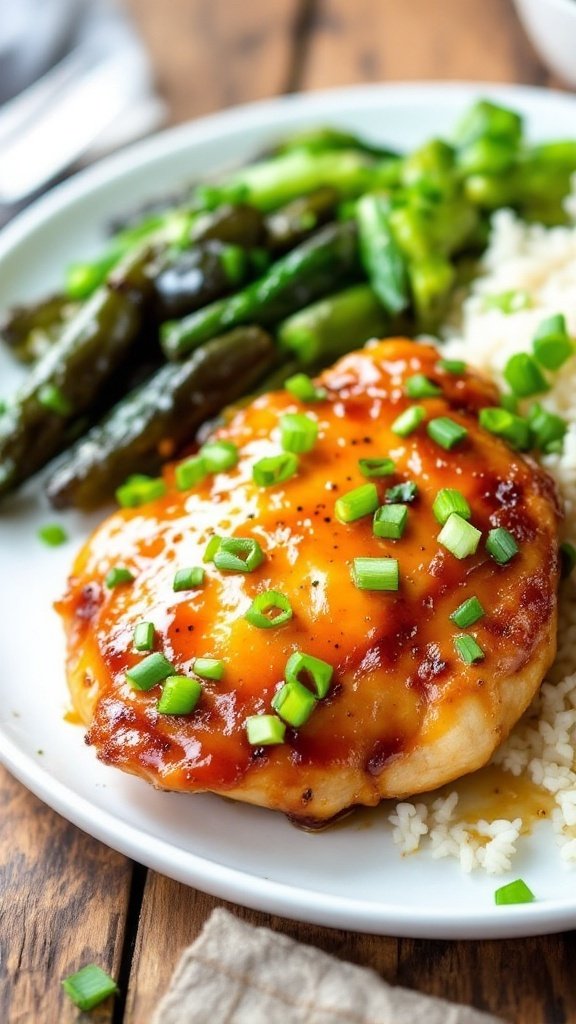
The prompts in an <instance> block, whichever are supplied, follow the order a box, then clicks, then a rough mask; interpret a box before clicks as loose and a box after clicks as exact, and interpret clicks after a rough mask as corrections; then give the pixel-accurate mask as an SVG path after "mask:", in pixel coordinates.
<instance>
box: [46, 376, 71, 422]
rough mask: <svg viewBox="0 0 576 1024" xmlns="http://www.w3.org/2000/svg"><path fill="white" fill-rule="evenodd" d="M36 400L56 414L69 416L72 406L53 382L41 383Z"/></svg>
mask: <svg viewBox="0 0 576 1024" xmlns="http://www.w3.org/2000/svg"><path fill="white" fill-rule="evenodd" d="M38 401H39V402H40V405H43V406H44V408H45V409H49V410H50V412H55V413H56V415H57V416H69V415H70V413H71V412H72V406H71V404H70V402H69V401H68V399H67V398H66V395H64V394H62V392H61V391H60V388H57V387H56V385H55V384H43V385H42V387H41V388H40V390H39V392H38Z"/></svg>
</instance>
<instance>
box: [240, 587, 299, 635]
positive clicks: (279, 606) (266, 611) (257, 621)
mask: <svg viewBox="0 0 576 1024" xmlns="http://www.w3.org/2000/svg"><path fill="white" fill-rule="evenodd" d="M293 614H294V613H293V611H292V605H291V604H290V601H289V600H288V598H287V597H285V596H284V594H280V593H279V592H278V591H277V590H265V591H264V592H263V593H262V594H257V595H256V597H255V598H254V600H253V601H252V604H251V605H250V607H249V609H248V611H247V612H246V615H245V616H244V618H245V619H247V620H248V622H249V623H250V625H251V626H258V627H259V628H260V629H274V628H275V627H276V626H283V625H284V624H285V623H286V622H289V621H290V619H291V618H292V615H293Z"/></svg>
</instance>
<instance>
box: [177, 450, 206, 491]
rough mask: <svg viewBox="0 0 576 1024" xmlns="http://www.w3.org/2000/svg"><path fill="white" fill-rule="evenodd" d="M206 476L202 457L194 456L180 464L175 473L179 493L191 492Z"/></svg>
mask: <svg viewBox="0 0 576 1024" xmlns="http://www.w3.org/2000/svg"><path fill="white" fill-rule="evenodd" d="M205 476H206V466H205V465H204V459H203V458H202V456H201V455H192V457H191V458H189V459H185V460H184V462H179V463H178V465H177V466H176V469H175V471H174V478H175V480H176V487H177V488H178V490H179V491H189V490H190V488H191V487H195V486H196V484H199V483H202V481H203V480H204V478H205Z"/></svg>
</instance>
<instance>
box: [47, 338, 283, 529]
mask: <svg viewBox="0 0 576 1024" xmlns="http://www.w3.org/2000/svg"><path fill="white" fill-rule="evenodd" d="M274 359H275V350H274V343H273V341H272V339H271V337H270V336H269V335H268V334H266V333H265V332H264V331H262V330H260V328H258V327H242V328H238V329H237V330H234V331H231V332H230V333H229V334H225V335H223V336H222V337H219V338H213V339H212V341H209V342H208V343H207V344H206V345H203V346H202V347H201V348H198V349H197V350H196V351H195V352H194V353H193V355H192V356H190V358H189V359H187V360H186V361H185V362H183V363H167V364H165V365H164V366H163V367H162V368H161V369H160V370H158V372H157V373H156V374H155V375H154V376H153V377H152V378H151V380H149V381H148V382H146V383H145V384H143V385H142V386H141V387H139V388H137V389H136V390H135V391H132V392H131V393H130V394H128V395H126V397H125V398H124V399H123V400H122V401H121V402H119V403H118V405H117V406H116V407H115V408H114V409H112V410H111V412H110V413H109V414H108V416H106V417H105V418H104V420H103V421H102V422H101V423H100V424H98V425H97V426H95V427H93V428H92V430H90V431H89V432H88V434H87V435H86V436H85V437H84V438H83V439H81V440H80V441H78V442H77V444H75V445H74V447H73V448H72V449H71V450H70V451H69V452H67V453H65V455H64V456H63V457H61V459H60V460H59V463H58V464H57V465H56V467H55V469H54V472H53V473H52V475H51V477H50V479H49V481H48V485H47V493H48V497H49V499H50V501H51V503H52V504H53V505H54V507H56V508H67V507H69V506H71V505H72V506H75V507H77V508H82V509H88V508H94V507H96V506H97V505H98V504H101V503H102V502H103V501H105V500H106V499H107V498H109V497H110V495H111V494H112V493H113V492H114V490H115V488H116V487H118V486H119V485H120V484H121V483H122V482H123V481H124V480H125V479H126V477H127V476H129V475H130V474H133V473H155V472H157V470H158V468H159V467H160V465H161V463H162V462H163V461H164V460H165V459H166V457H167V455H168V454H170V453H169V452H168V451H167V450H166V447H165V445H166V443H169V445H170V446H171V452H172V453H173V452H175V451H177V450H178V447H179V446H180V445H181V444H182V443H183V442H184V441H186V440H189V439H190V438H192V437H193V436H194V433H195V431H196V430H197V428H198V427H199V426H200V424H201V423H202V422H203V421H204V420H206V419H207V418H208V417H210V416H213V415H215V413H217V412H219V411H220V410H221V409H222V408H223V407H224V406H225V405H228V404H229V403H230V402H233V401H234V400H235V399H237V398H239V397H240V396H241V395H243V394H244V393H245V392H246V391H249V390H250V389H251V388H252V387H253V386H254V385H255V384H256V383H257V381H258V380H259V378H260V377H262V376H263V375H264V374H265V373H266V371H267V370H268V369H269V368H270V366H271V365H272V363H273V361H274Z"/></svg>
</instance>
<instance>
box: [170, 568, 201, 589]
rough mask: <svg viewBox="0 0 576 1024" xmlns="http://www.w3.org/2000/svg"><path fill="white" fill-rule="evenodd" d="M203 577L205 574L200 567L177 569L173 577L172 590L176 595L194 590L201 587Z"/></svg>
mask: <svg viewBox="0 0 576 1024" xmlns="http://www.w3.org/2000/svg"><path fill="white" fill-rule="evenodd" d="M205 575H206V573H205V571H204V569H203V568H202V566H201V565H193V566H191V567H190V568H186V569H178V570H177V572H176V575H175V576H174V582H173V583H172V589H173V590H174V591H176V593H180V591H182V590H194V589H195V588H196V587H201V586H202V584H203V583H204V577H205Z"/></svg>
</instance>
